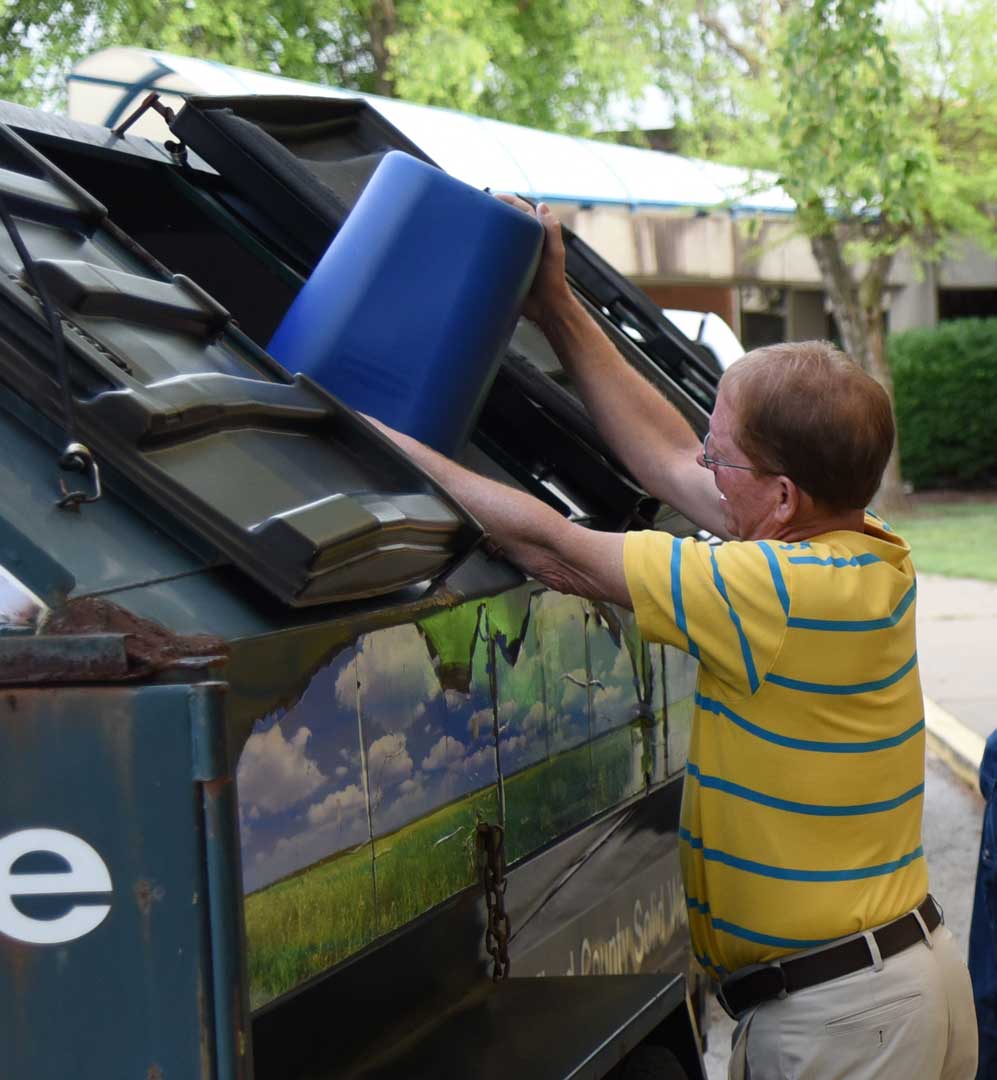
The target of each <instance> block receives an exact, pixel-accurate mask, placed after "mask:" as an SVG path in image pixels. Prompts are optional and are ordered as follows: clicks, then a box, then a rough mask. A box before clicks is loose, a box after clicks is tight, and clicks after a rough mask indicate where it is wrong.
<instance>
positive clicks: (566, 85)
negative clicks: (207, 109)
mask: <svg viewBox="0 0 997 1080" xmlns="http://www.w3.org/2000/svg"><path fill="white" fill-rule="evenodd" d="M650 12H651V8H650V7H649V6H648V5H646V4H644V3H642V2H641V0H532V2H530V3H522V2H519V0H341V2H337V3H331V2H330V0H184V3H182V4H177V3H167V4H161V3H159V2H158V0H33V2H29V3H25V2H23V0H0V96H3V97H7V98H10V99H12V100H16V101H22V102H24V103H25V104H36V103H38V102H39V101H50V100H53V99H57V98H58V97H59V95H60V93H61V87H62V86H63V84H64V80H65V76H66V74H67V73H68V71H69V69H70V68H71V67H72V65H73V63H75V62H76V61H77V60H78V59H80V58H81V57H82V56H84V55H86V54H87V53H90V52H93V51H94V50H96V49H99V48H103V47H105V46H109V45H134V46H143V47H145V48H154V49H163V50H166V51H172V52H179V53H184V54H187V55H191V56H198V57H205V58H208V59H213V60H220V61H222V62H224V63H230V64H236V65H240V66H243V67H249V68H254V69H256V70H259V71H267V72H271V73H274V74H281V75H286V76H289V77H291V78H300V79H307V80H310V81H313V82H318V83H323V84H326V85H335V86H342V87H346V88H350V89H355V90H361V91H365V92H368V93H378V94H388V95H395V96H400V97H405V98H407V99H408V100H410V101H417V102H421V103H424V104H430V105H440V106H446V107H449V108H456V109H460V110H464V111H468V112H476V113H479V114H481V115H486V116H494V117H498V118H500V119H503V120H508V121H512V122H518V123H524V124H529V125H531V126H534V127H541V128H548V129H550V130H561V131H574V132H588V131H591V130H592V128H593V127H595V126H598V124H599V122H600V121H601V120H603V119H604V118H605V117H606V116H607V114H608V111H609V106H610V102H611V101H612V100H614V99H619V98H620V97H621V96H623V97H636V96H637V95H639V93H640V91H641V90H642V89H643V88H644V86H645V85H646V84H647V82H648V81H649V78H650V67H651V57H650V53H649V46H648V44H647V42H648V35H647V33H645V32H644V31H645V27H646V25H647V23H648V21H649V18H650Z"/></svg>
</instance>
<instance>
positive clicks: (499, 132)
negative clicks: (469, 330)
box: [69, 47, 795, 214]
mask: <svg viewBox="0 0 997 1080" xmlns="http://www.w3.org/2000/svg"><path fill="white" fill-rule="evenodd" d="M150 90H158V91H159V92H160V93H161V94H162V95H163V98H164V101H166V103H167V104H170V103H171V102H170V100H169V99H170V97H175V100H174V101H173V102H172V104H173V105H174V107H176V106H177V105H179V102H180V99H182V98H183V97H185V96H187V95H191V94H201V95H213V96H219V97H221V96H232V95H236V94H304V95H313V96H318V97H362V98H364V99H366V100H367V101H368V102H370V104H371V105H372V106H373V107H374V108H376V109H377V111H378V112H380V113H381V114H382V115H383V116H384V117H385V119H387V120H388V121H389V122H390V123H392V124H394V125H395V127H397V128H398V129H399V130H401V131H402V132H403V133H404V134H405V135H407V136H408V138H410V139H411V140H412V141H413V142H414V143H415V144H416V145H417V146H419V147H420V148H421V149H422V150H423V151H424V152H425V153H427V154H428V155H429V156H430V157H431V158H433V159H434V160H435V161H436V162H437V163H438V164H439V165H441V166H442V167H443V168H444V169H446V170H447V172H449V173H451V174H452V175H453V176H456V177H459V178H460V179H461V180H464V181H465V182H466V183H469V184H473V185H474V186H475V187H481V188H483V187H490V188H491V189H492V190H494V191H515V192H518V193H519V194H522V195H526V196H528V197H530V198H534V199H546V200H548V201H550V202H570V203H580V204H582V205H596V204H599V205H618V206H624V207H630V208H632V209H638V208H640V209H645V208H648V209H649V208H662V209H665V208H685V209H708V208H713V207H722V208H724V209H728V210H730V211H731V212H733V213H738V212H740V213H759V212H760V213H765V214H791V213H793V211H794V209H795V206H794V203H793V202H792V200H791V199H789V197H788V196H786V195H785V194H784V193H783V192H782V191H781V190H780V189H779V188H778V187H777V186H776V185H775V182H774V181H775V177H774V176H772V175H771V174H761V173H754V174H752V173H749V171H748V170H746V169H739V168H735V167H734V166H730V165H717V164H713V163H711V162H707V161H700V160H696V159H693V158H686V157H682V156H680V155H678V154H669V153H663V152H661V151H658V150H643V149H638V148H636V147H632V146H621V145H618V144H615V143H608V142H600V141H599V140H596V139H583V138H580V137H577V136H571V135H558V134H553V133H551V132H548V131H540V130H538V129H536V128H529V127H524V126H522V125H519V124H507V123H504V122H502V121H500V120H490V119H487V118H485V117H480V116H472V115H470V114H468V113H460V112H456V111H454V110H451V109H441V108H436V107H432V106H427V105H415V104H412V103H411V102H407V101H400V100H398V99H396V98H385V97H378V96H376V95H373V94H357V93H355V92H354V91H349V90H341V89H337V88H335V87H328V86H320V85H319V84H317V83H309V82H303V81H300V80H297V79H287V78H284V77H282V76H279V75H266V74H263V73H261V72H256V71H248V70H245V69H242V68H236V67H231V66H229V65H226V64H219V63H216V62H214V61H210V60H198V59H194V58H193V57H187V56H177V55H175V54H172V53H163V52H156V51H154V50H149V49H136V48H130V47H115V48H110V49H103V50H101V51H100V52H97V53H94V54H92V55H91V56H88V57H86V58H85V59H84V60H82V61H80V63H79V64H77V65H76V67H75V68H74V69H73V72H72V74H71V75H70V77H69V112H70V115H71V116H72V117H74V118H75V119H79V120H86V121H89V122H91V123H100V124H106V125H108V126H113V125H114V124H116V123H118V122H119V121H120V120H122V119H123V118H124V117H125V116H127V115H128V113H129V112H130V111H131V110H132V109H133V108H135V107H136V106H137V105H138V104H139V103H140V102H141V100H142V98H143V97H144V96H145V94H146V93H148V92H149V91H150ZM141 123H142V122H141V121H140V124H141ZM133 130H134V131H136V132H138V133H141V134H146V135H149V136H150V137H153V138H155V137H162V134H163V131H162V124H161V121H158V120H156V118H154V117H149V118H148V122H147V123H145V125H144V126H142V127H140V126H139V125H136V127H135V128H134V129H133Z"/></svg>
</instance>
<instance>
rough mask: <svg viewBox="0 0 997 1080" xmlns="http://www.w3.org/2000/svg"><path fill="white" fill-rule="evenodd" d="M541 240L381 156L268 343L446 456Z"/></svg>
mask: <svg viewBox="0 0 997 1080" xmlns="http://www.w3.org/2000/svg"><path fill="white" fill-rule="evenodd" d="M542 244H543V228H542V226H541V225H540V223H539V222H538V221H536V220H535V219H534V218H532V217H531V216H529V215H528V214H524V213H522V212H521V211H519V210H515V209H513V208H512V207H510V206H507V205H506V204H505V203H502V202H500V201H499V200H498V199H496V198H494V197H493V196H491V195H488V194H485V193H484V192H482V191H478V190H477V189H476V188H472V187H470V186H469V185H467V184H464V183H462V182H461V181H459V180H455V179H454V178H453V177H452V176H448V175H447V174H446V173H444V172H442V171H441V170H440V169H437V168H436V167H434V166H432V165H427V164H426V163H425V162H423V161H419V160H418V159H417V158H414V157H411V156H410V155H409V154H405V153H402V152H400V151H392V152H391V153H389V154H387V155H385V157H384V159H383V160H382V161H381V163H380V164H379V165H378V167H377V170H376V171H375V173H374V175H373V176H372V177H371V180H370V182H369V183H368V185H367V187H366V188H365V189H364V191H363V193H362V194H361V196H360V198H359V199H358V201H357V203H356V205H355V206H354V208H353V210H352V212H351V213H350V215H349V217H348V218H347V219H346V221H345V223H344V224H343V227H342V228H341V229H340V230H339V232H338V233H337V234H336V236H335V238H334V239H333V241H332V243H331V244H330V245H329V247H328V249H327V250H326V252H325V254H324V255H323V256H322V258H321V259H320V260H319V263H318V265H317V266H316V267H315V269H314V271H313V272H312V274H311V276H310V277H309V279H308V281H307V282H306V283H305V285H304V287H303V288H302V289H301V291H300V292H299V294H298V296H297V297H296V299H295V301H294V303H293V304H292V305H291V307H290V309H289V310H288V312H287V314H286V315H285V317H284V319H283V321H282V322H281V324H280V326H279V327H278V328H277V331H276V333H275V334H274V336H273V338H272V339H271V341H270V344H269V351H270V353H271V354H272V355H273V356H274V357H276V359H277V360H279V361H280V362H281V363H282V364H283V365H284V366H285V367H286V368H288V369H289V370H290V371H296V372H303V373H304V374H306V375H309V376H311V378H313V379H315V380H316V382H318V383H320V384H321V385H323V386H325V387H326V389H328V390H330V391H331V392H332V393H334V394H335V395H336V396H337V397H339V398H340V399H341V400H343V401H345V402H346V403H347V404H348V405H350V406H352V407H353V408H355V409H358V410H360V411H361V412H365V413H369V414H370V415H372V416H376V417H377V418H378V419H379V420H382V421H383V422H384V423H386V424H389V425H390V426H391V427H394V428H397V429H398V430H400V431H404V432H406V433H407V434H409V435H412V436H414V437H415V438H417V439H419V440H421V441H422V442H425V443H428V444H429V445H430V446H433V447H435V448H436V449H438V450H440V451H442V452H443V453H445V454H449V455H453V454H455V453H456V452H457V451H458V450H459V449H460V448H461V446H462V445H463V444H464V442H465V440H466V438H467V435H468V433H469V431H470V429H471V427H472V425H473V424H474V421H475V419H476V417H477V413H478V410H479V408H480V406H481V403H482V401H483V400H484V397H485V395H486V393H487V391H488V388H489V386H490V385H491V381H492V379H493V378H494V375H495V371H496V369H497V366H498V363H499V361H500V359H501V357H502V354H503V352H504V350H505V347H506V345H507V343H508V341H509V337H510V336H511V334H512V331H513V328H514V327H515V322H516V317H517V315H518V313H519V309H520V306H521V304H522V302H523V299H524V298H525V296H526V293H527V292H528V290H529V287H530V285H531V283H532V281H533V275H534V273H535V271H536V267H537V263H538V261H539V257H540V251H541V247H542Z"/></svg>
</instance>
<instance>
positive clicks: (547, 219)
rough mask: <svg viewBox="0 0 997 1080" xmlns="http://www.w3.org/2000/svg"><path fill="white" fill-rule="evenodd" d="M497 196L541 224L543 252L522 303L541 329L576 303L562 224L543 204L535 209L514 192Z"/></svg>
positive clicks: (531, 318) (527, 316) (524, 309)
mask: <svg viewBox="0 0 997 1080" xmlns="http://www.w3.org/2000/svg"><path fill="white" fill-rule="evenodd" d="M496 198H497V199H499V200H501V201H502V202H504V203H505V204H506V205H507V206H513V207H515V208H516V209H517V210H522V211H523V213H524V214H529V215H530V217H535V218H536V219H537V221H539V222H540V224H541V225H542V226H543V229H544V247H543V254H542V255H541V257H540V265H539V267H537V273H536V277H535V278H534V279H533V286H532V288H531V289H530V292H529V295H528V296H527V298H526V301H525V303H524V304H523V314H524V315H525V316H526V318H528V319H529V320H530V321H531V322H535V323H536V324H537V325H538V326H539V327H540V328H541V329H544V327H545V324H548V323H550V322H551V321H553V320H555V319H557V318H558V317H559V316H561V315H563V314H564V313H565V312H567V311H568V310H569V309H571V308H572V307H574V305H575V304H576V303H577V301H576V300H575V298H574V295H573V294H572V292H571V289H570V288H569V286H568V282H567V278H566V277H565V274H564V238H563V237H562V236H561V223H560V222H559V221H558V220H557V218H556V217H555V216H554V214H553V213H552V212H551V209H550V207H549V206H548V205H547V204H546V203H539V204H538V205H537V207H536V208H535V209H534V207H532V206H531V205H530V204H529V203H528V202H527V201H526V200H525V199H521V198H519V196H517V195H497V196H496Z"/></svg>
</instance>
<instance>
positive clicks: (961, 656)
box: [917, 574, 997, 787]
mask: <svg viewBox="0 0 997 1080" xmlns="http://www.w3.org/2000/svg"><path fill="white" fill-rule="evenodd" d="M917 655H918V664H919V667H920V671H921V683H922V687H923V689H924V697H925V703H924V712H925V716H924V719H925V724H926V726H927V729H928V739H929V742H930V743H931V745H932V747H933V749H935V750H936V752H938V754H939V755H940V756H941V757H943V758H944V759H945V760H946V761H947V762H948V764H949V765H950V766H951V767H952V768H953V769H954V770H955V771H956V772H957V773H958V774H959V775H960V776H962V777H963V778H964V779H965V780H966V781H967V783H969V784H971V785H972V786H973V787H975V786H976V782H977V779H976V778H977V773H978V771H979V767H980V758H981V757H982V755H983V744H984V742H985V741H986V738H987V736H988V735H989V734H990V732H991V731H993V730H994V729H995V728H997V582H990V581H976V580H972V579H968V578H945V577H939V576H938V575H935V574H918V576H917Z"/></svg>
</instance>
